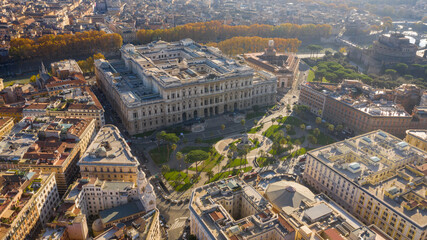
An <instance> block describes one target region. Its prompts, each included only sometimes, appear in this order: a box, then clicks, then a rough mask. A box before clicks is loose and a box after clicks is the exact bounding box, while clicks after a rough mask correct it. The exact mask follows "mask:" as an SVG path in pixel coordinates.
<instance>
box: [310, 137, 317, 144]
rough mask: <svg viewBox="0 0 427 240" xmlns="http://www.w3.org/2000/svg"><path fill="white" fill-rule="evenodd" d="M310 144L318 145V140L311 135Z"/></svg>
mask: <svg viewBox="0 0 427 240" xmlns="http://www.w3.org/2000/svg"><path fill="white" fill-rule="evenodd" d="M308 142H309V143H311V144H313V145H314V144H317V138H316V137H315V136H314V135H309V136H308Z"/></svg>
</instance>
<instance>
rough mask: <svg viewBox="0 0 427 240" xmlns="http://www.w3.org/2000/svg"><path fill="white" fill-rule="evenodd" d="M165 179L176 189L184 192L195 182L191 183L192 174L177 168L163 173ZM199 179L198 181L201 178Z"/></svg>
mask: <svg viewBox="0 0 427 240" xmlns="http://www.w3.org/2000/svg"><path fill="white" fill-rule="evenodd" d="M163 176H164V177H165V179H166V180H167V181H168V182H169V184H170V185H171V186H172V187H173V188H174V189H175V191H178V192H183V191H185V190H187V189H189V188H190V187H191V186H192V185H193V183H191V177H192V176H193V175H192V174H188V175H187V173H185V172H184V171H182V172H179V171H176V170H171V171H169V172H167V173H165V174H163ZM199 179H200V177H199ZM199 179H197V181H198V180H199Z"/></svg>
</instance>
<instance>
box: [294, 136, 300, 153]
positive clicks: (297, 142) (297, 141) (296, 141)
mask: <svg viewBox="0 0 427 240" xmlns="http://www.w3.org/2000/svg"><path fill="white" fill-rule="evenodd" d="M294 145H296V146H297V151H298V150H299V146H300V145H301V140H299V139H296V140H295V141H294Z"/></svg>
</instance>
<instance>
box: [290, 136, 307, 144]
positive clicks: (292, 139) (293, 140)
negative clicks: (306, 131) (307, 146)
mask: <svg viewBox="0 0 427 240" xmlns="http://www.w3.org/2000/svg"><path fill="white" fill-rule="evenodd" d="M297 139H299V141H300V143H301V144H303V143H304V141H305V136H302V137H299V138H291V142H292V143H294V142H295V141H296V140H297Z"/></svg>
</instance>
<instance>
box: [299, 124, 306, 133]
mask: <svg viewBox="0 0 427 240" xmlns="http://www.w3.org/2000/svg"><path fill="white" fill-rule="evenodd" d="M299 127H300V128H301V130H303V131H304V130H305V124H304V123H302V124H301V125H299Z"/></svg>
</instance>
